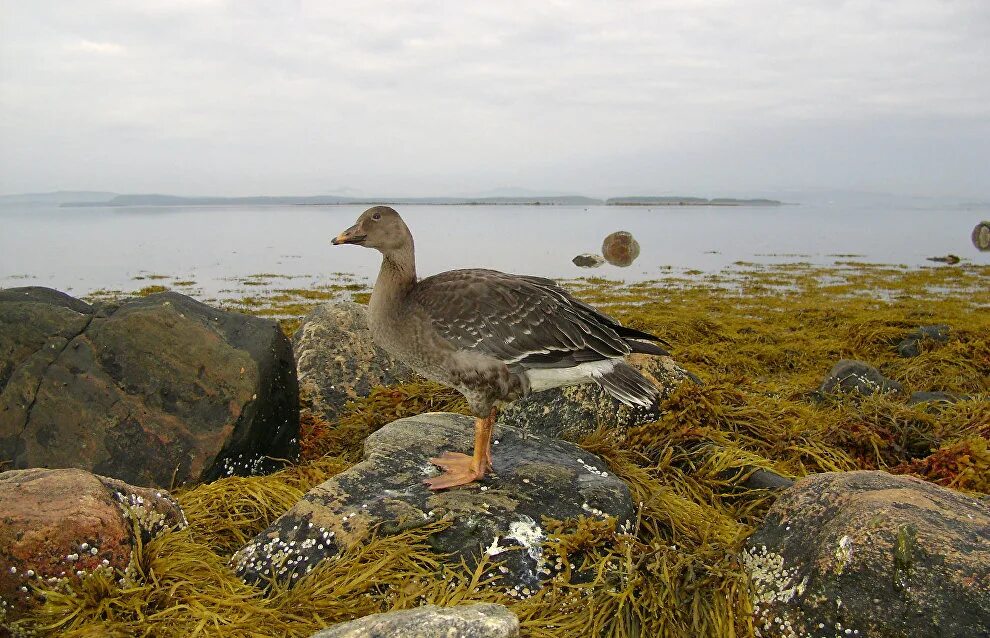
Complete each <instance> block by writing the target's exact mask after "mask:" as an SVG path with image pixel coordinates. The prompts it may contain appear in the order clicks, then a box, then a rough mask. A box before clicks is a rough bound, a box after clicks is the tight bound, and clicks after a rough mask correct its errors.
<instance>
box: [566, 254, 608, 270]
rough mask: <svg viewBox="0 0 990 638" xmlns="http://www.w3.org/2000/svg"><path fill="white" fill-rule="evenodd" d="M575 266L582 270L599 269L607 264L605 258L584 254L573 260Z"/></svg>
mask: <svg viewBox="0 0 990 638" xmlns="http://www.w3.org/2000/svg"><path fill="white" fill-rule="evenodd" d="M571 263H573V264H574V265H575V266H578V267H580V268H598V267H599V266H601V265H602V264H604V263H605V258H604V257H602V256H601V255H593V254H591V253H582V254H580V255H578V256H577V257H575V258H574V259H572V260H571Z"/></svg>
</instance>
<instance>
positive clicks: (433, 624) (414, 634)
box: [310, 603, 519, 638]
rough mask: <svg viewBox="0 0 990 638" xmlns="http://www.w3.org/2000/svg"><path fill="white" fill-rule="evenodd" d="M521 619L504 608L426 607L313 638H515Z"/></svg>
mask: <svg viewBox="0 0 990 638" xmlns="http://www.w3.org/2000/svg"><path fill="white" fill-rule="evenodd" d="M518 635H519V619H518V618H516V615H515V614H513V613H512V612H511V611H509V610H508V609H506V608H505V607H503V606H502V605H496V604H492V603H478V604H474V605H460V606H458V607H437V606H436V605H424V606H422V607H417V608H415V609H404V610H401V611H390V612H388V613H383V614H373V615H371V616H365V617H364V618H358V619H357V620H352V621H350V622H346V623H340V624H338V625H334V626H333V627H330V628H328V629H324V630H323V631H320V632H317V633H315V634H313V635H312V636H311V637H310V638H393V637H394V638H515V637H516V636H518Z"/></svg>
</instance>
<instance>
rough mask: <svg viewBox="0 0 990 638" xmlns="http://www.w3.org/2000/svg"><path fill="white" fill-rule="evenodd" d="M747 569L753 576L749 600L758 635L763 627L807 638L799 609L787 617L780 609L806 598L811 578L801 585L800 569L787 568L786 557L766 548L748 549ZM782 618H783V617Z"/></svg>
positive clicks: (793, 610)
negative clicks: (806, 589) (784, 605)
mask: <svg viewBox="0 0 990 638" xmlns="http://www.w3.org/2000/svg"><path fill="white" fill-rule="evenodd" d="M742 562H743V566H744V567H745V568H746V573H747V575H748V576H749V596H750V600H751V602H752V603H753V614H754V615H755V616H756V621H757V622H756V625H757V628H756V635H757V636H760V635H762V633H761V631H760V627H761V626H762V627H764V628H766V627H773V628H774V630H775V631H774V633H775V634H779V635H781V636H786V637H788V638H791V637H794V638H796V637H798V636H804V635H806V634H804V633H803V632H802V629H801V628H802V627H803V626H804V616H803V614H802V613H801V611H800V610H799V609H798V608H797V607H796V606H795V607H793V608H792V609H790V610H789V613H785V612H783V611H781V610H780V607H779V605H781V604H786V603H789V602H790V601H791V600H793V599H794V597H795V596H801V595H803V594H804V591H805V588H806V587H807V585H808V577H807V576H805V577H804V578H803V579H801V580H800V581H798V579H797V577H798V568H797V567H790V568H788V567H785V566H784V557H783V556H781V555H780V554H778V553H776V552H772V551H769V550H767V547H766V545H760V546H759V547H753V548H750V549H744V550H743V552H742ZM780 614H783V617H781V615H780Z"/></svg>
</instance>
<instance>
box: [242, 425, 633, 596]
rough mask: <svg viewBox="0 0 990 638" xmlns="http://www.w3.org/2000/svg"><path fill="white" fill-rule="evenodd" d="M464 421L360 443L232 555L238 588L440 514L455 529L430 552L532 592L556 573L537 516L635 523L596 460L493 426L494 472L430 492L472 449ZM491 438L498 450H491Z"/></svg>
mask: <svg viewBox="0 0 990 638" xmlns="http://www.w3.org/2000/svg"><path fill="white" fill-rule="evenodd" d="M473 442H474V419H472V418H470V417H466V416H461V415H455V414H448V413H430V414H423V415H419V416H415V417H409V418H405V419H399V420H397V421H393V422H392V423H390V424H388V425H386V426H385V427H384V428H382V429H380V430H378V431H377V432H375V433H374V434H372V435H371V436H369V437H368V439H367V441H366V442H365V450H364V460H363V461H362V462H361V463H358V464H357V465H355V466H354V467H352V468H350V469H349V470H347V471H346V472H344V473H342V474H338V475H337V476H335V477H333V478H332V479H330V480H328V481H326V482H324V483H322V484H321V485H319V486H317V487H315V488H313V489H312V490H310V492H309V493H308V494H306V496H305V497H304V498H303V499H302V500H301V501H299V502H298V503H296V505H294V506H293V507H292V508H291V509H290V510H289V511H288V512H287V513H286V514H285V515H283V516H282V517H280V518H279V519H277V520H276V521H275V522H274V523H273V524H272V525H271V526H270V527H269V528H268V529H267V530H265V531H264V532H263V533H261V534H259V535H258V536H257V537H256V538H254V539H253V540H252V541H251V542H250V543H249V544H248V545H246V546H245V547H243V548H242V549H240V550H239V551H238V552H237V553H236V554H235V555H234V557H233V558H232V561H231V562H232V566H233V567H234V569H235V570H236V571H237V573H238V574H239V575H240V576H241V577H242V578H244V579H245V580H246V581H248V582H253V583H257V582H260V581H265V580H267V579H268V577H269V575H272V574H274V575H275V577H276V578H277V579H279V580H284V581H286V582H289V583H292V582H295V581H297V580H298V578H300V577H301V576H302V575H303V574H305V573H307V572H308V571H309V570H311V569H312V566H314V565H316V564H317V563H318V562H319V561H320V560H322V559H324V558H328V557H333V556H334V555H336V554H337V553H338V552H339V551H341V550H342V549H344V548H348V547H352V546H355V545H357V544H360V543H361V542H363V541H365V540H366V539H367V538H368V537H369V535H370V533H371V531H372V529H373V528H375V527H376V526H379V527H378V529H379V533H380V534H391V533H396V532H400V531H402V530H405V529H410V528H415V527H420V526H423V525H426V524H429V523H431V522H434V521H437V520H439V519H441V518H443V517H449V518H450V519H451V520H452V521H453V524H452V525H451V526H450V527H449V528H447V529H445V530H443V531H442V532H439V533H437V534H434V535H433V536H431V537H430V542H431V544H432V545H433V547H434V549H435V550H436V551H437V552H438V553H442V554H448V553H449V554H452V557H451V561H452V563H454V564H456V563H459V562H460V560H461V559H462V558H463V559H464V560H465V561H466V562H467V563H468V564H469V565H473V564H477V561H478V559H479V558H480V557H481V556H482V553H487V554H488V556H490V557H492V559H493V560H495V561H499V562H501V564H502V565H501V566H502V567H503V568H504V570H498V571H497V572H495V574H494V576H496V577H497V578H498V579H499V586H500V587H505V588H506V589H508V590H509V591H511V592H513V593H514V594H518V595H524V594H525V593H527V592H532V593H535V591H536V590H538V589H539V587H540V586H541V583H542V582H544V581H546V580H548V579H549V578H551V577H552V576H553V575H555V571H554V570H555V569H556V568H557V566H555V565H553V564H550V563H549V561H547V560H546V559H545V558H544V556H543V541H544V539H545V536H546V532H545V531H544V529H543V527H542V518H543V517H549V518H554V519H568V518H575V517H578V516H591V517H596V518H601V519H604V518H606V517H609V516H611V517H614V518H615V519H616V521H617V523H618V524H619V525H620V527H623V526H626V527H628V526H629V525H630V524H631V523H630V521H631V520H633V518H634V514H633V513H634V509H633V504H632V501H631V497H630V494H629V488H628V487H627V486H626V484H625V483H624V482H622V481H621V480H620V479H618V478H617V477H615V476H614V475H612V474H611V472H610V471H609V468H608V466H606V464H605V463H604V461H602V460H601V459H599V458H598V457H596V456H594V455H592V454H589V453H588V452H585V451H584V450H582V449H581V448H579V447H577V446H576V445H573V444H571V443H568V442H565V441H559V440H553V439H549V438H546V437H543V436H528V437H524V436H523V433H522V432H521V431H520V430H518V429H517V428H512V427H505V426H500V425H496V428H495V434H494V439H493V446H492V457H493V464H494V467H495V470H494V472H493V473H490V474H489V475H488V476H486V477H485V478H484V479H482V480H481V481H480V482H478V483H475V484H473V485H471V486H465V487H460V488H454V489H450V490H442V491H438V492H433V491H430V490H429V489H427V487H426V486H425V485H424V484H423V479H426V478H429V477H432V476H436V475H437V474H438V473H439V470H438V469H437V468H436V467H435V466H433V465H432V464H430V463H429V459H430V458H431V457H436V456H439V455H440V454H441V453H443V452H445V451H460V452H465V453H470V451H471V448H472V445H473ZM496 442H497V443H496Z"/></svg>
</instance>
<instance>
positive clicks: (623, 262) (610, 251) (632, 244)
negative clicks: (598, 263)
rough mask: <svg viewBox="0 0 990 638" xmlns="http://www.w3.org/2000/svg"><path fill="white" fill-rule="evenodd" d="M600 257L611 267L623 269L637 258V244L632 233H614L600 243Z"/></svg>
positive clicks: (622, 231) (621, 231)
mask: <svg viewBox="0 0 990 638" xmlns="http://www.w3.org/2000/svg"><path fill="white" fill-rule="evenodd" d="M602 255H603V256H604V257H605V261H607V262H608V263H610V264H612V265H613V266H620V267H622V268H625V267H626V266H629V265H631V264H632V263H633V262H634V261H636V258H637V257H639V242H637V241H636V239H635V238H633V236H632V233H629V232H626V231H624V230H620V231H616V232H614V233H612V234H611V235H609V236H608V237H606V238H605V241H603V242H602Z"/></svg>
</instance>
